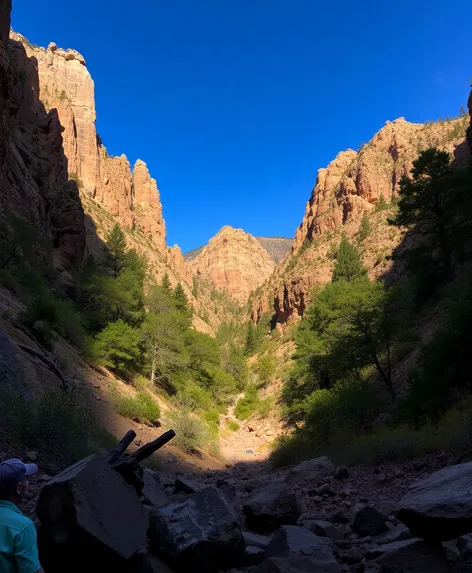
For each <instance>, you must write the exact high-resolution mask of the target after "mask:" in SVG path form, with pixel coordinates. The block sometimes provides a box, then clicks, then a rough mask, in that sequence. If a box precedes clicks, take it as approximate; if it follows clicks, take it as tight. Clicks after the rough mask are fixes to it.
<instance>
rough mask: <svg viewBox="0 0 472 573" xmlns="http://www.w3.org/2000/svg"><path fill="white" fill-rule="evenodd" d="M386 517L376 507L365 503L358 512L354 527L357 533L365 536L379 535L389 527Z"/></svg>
mask: <svg viewBox="0 0 472 573" xmlns="http://www.w3.org/2000/svg"><path fill="white" fill-rule="evenodd" d="M385 521H386V520H385V518H384V517H383V516H382V515H381V514H380V512H379V511H377V510H376V509H375V508H373V507H370V506H369V505H365V506H364V507H363V508H362V509H360V510H359V511H357V512H356V515H355V516H354V521H353V523H352V527H353V529H354V531H355V532H356V533H358V534H359V535H361V536H362V537H365V536H366V535H372V536H375V535H379V534H380V533H383V532H384V531H385V530H386V529H387V528H386V526H385Z"/></svg>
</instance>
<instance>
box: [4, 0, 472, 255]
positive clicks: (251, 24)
mask: <svg viewBox="0 0 472 573" xmlns="http://www.w3.org/2000/svg"><path fill="white" fill-rule="evenodd" d="M471 21H472V3H471V2H470V0H460V1H459V0H392V1H387V0H358V1H357V2H354V1H352V0H141V1H139V2H137V1H135V2H130V1H129V0H127V1H126V2H125V1H124V0H114V1H111V0H108V1H105V0H82V1H81V2H80V3H71V2H62V3H57V2H56V3H54V6H52V5H51V2H50V0H13V17H12V26H13V28H14V29H15V30H17V31H18V32H21V33H23V34H24V35H26V36H27V37H28V38H29V40H30V41H31V42H34V43H37V44H40V45H44V46H45V45H47V44H48V43H49V42H50V41H55V42H56V43H57V44H58V45H59V46H61V47H64V48H67V47H70V48H75V49H77V50H79V51H80V52H81V53H82V54H83V55H84V56H85V58H86V60H87V65H88V68H89V70H90V72H91V74H92V76H93V78H94V80H95V86H96V104H97V127H98V132H99V133H100V135H101V137H102V139H103V142H104V143H105V145H106V146H107V148H108V151H109V153H111V154H114V155H120V154H121V153H125V154H126V155H127V156H128V158H129V159H130V161H131V162H132V163H133V162H134V161H135V160H136V158H138V157H139V158H141V159H143V160H144V161H146V162H147V164H148V166H149V168H150V171H151V173H152V175H153V176H154V177H155V178H156V179H157V180H158V182H159V187H160V190H161V197H162V201H163V205H164V216H165V219H166V222H167V228H168V243H169V244H170V245H172V244H174V243H178V244H179V245H180V246H181V247H182V248H183V250H184V251H185V250H189V249H191V248H194V247H197V246H199V245H201V244H203V243H205V242H206V241H207V240H208V239H209V238H210V237H211V236H212V235H213V234H215V233H216V232H217V231H218V230H219V229H220V228H221V227H222V226H223V225H225V224H229V225H233V226H235V227H242V228H243V229H245V230H246V231H248V232H250V233H253V234H255V235H265V236H269V235H282V236H292V235H293V233H294V231H295V229H296V227H297V226H298V224H299V223H300V221H301V218H302V216H303V212H304V208H305V202H306V201H307V199H308V198H309V195H310V191H311V188H312V185H313V183H314V181H315V178H316V172H317V169H318V168H320V167H324V166H326V164H327V163H328V162H329V161H330V160H331V159H333V158H334V156H335V155H336V153H337V152H338V151H340V150H342V149H345V148H347V147H351V148H354V149H357V148H358V146H359V145H360V144H362V142H363V141H367V140H369V139H370V137H371V136H372V135H373V134H374V133H375V132H376V131H378V130H379V129H380V128H381V127H382V126H383V124H384V123H385V121H386V120H387V119H390V120H393V119H395V118H396V117H399V116H404V117H405V118H406V119H408V120H410V121H418V122H420V121H424V120H427V119H437V118H438V117H439V116H446V115H451V116H452V115H456V114H457V113H458V110H459V106H460V105H461V104H464V105H465V103H466V100H467V95H468V91H469V86H468V83H467V80H468V78H470V77H471V76H472V58H471V56H472V50H471V45H470V22H471Z"/></svg>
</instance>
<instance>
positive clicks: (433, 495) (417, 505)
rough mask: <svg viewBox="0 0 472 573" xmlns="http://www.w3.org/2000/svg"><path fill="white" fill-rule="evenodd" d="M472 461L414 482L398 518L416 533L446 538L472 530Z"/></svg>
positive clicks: (401, 502)
mask: <svg viewBox="0 0 472 573" xmlns="http://www.w3.org/2000/svg"><path fill="white" fill-rule="evenodd" d="M471 483H472V462H469V463H466V464H459V465H455V466H451V467H448V468H444V469H442V470H439V471H437V472H434V473H433V474H431V475H429V476H428V477H426V478H425V479H422V480H420V481H418V482H415V483H413V484H412V485H411V486H410V487H409V489H408V492H407V493H406V495H405V496H404V497H403V499H402V500H401V501H400V506H399V509H398V511H397V517H398V519H399V520H400V521H402V522H403V523H404V524H405V525H406V526H407V527H408V528H409V529H410V530H411V532H412V533H413V535H415V536H416V537H421V538H422V539H427V540H431V541H446V540H449V539H454V538H456V537H459V536H460V535H463V534H465V533H469V532H472V488H471Z"/></svg>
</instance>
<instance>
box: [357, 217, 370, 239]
mask: <svg viewBox="0 0 472 573" xmlns="http://www.w3.org/2000/svg"><path fill="white" fill-rule="evenodd" d="M371 232H372V227H371V226H370V221H369V217H368V216H367V213H364V215H362V219H361V229H360V231H359V241H364V240H365V239H367V237H368V236H369V235H370V234H371Z"/></svg>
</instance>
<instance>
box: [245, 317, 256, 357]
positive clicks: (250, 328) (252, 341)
mask: <svg viewBox="0 0 472 573" xmlns="http://www.w3.org/2000/svg"><path fill="white" fill-rule="evenodd" d="M255 350H256V333H255V328H254V325H253V324H252V322H249V324H248V325H247V333H246V347H245V352H246V354H247V355H249V356H250V355H251V354H254V351H255Z"/></svg>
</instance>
